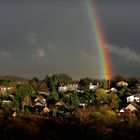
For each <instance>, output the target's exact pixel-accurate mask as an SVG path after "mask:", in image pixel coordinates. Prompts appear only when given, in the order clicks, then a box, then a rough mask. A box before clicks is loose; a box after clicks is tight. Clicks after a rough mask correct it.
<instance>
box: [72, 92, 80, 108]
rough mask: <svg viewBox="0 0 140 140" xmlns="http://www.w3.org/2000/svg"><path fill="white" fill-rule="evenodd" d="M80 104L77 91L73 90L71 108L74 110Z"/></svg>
mask: <svg viewBox="0 0 140 140" xmlns="http://www.w3.org/2000/svg"><path fill="white" fill-rule="evenodd" d="M78 106H79V97H78V95H77V93H75V92H73V93H72V94H71V95H70V108H71V109H72V110H73V109H75V108H77V107H78Z"/></svg>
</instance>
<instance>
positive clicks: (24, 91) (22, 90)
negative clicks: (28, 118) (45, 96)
mask: <svg viewBox="0 0 140 140" xmlns="http://www.w3.org/2000/svg"><path fill="white" fill-rule="evenodd" d="M34 95H35V91H34V90H33V88H32V87H31V86H19V87H18V88H17V90H16V92H15V101H14V106H16V107H17V108H18V106H19V108H22V101H23V98H24V97H25V96H31V97H33V96H34ZM17 100H18V102H17Z"/></svg>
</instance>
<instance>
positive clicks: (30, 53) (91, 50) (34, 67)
mask: <svg viewBox="0 0 140 140" xmlns="http://www.w3.org/2000/svg"><path fill="white" fill-rule="evenodd" d="M95 2H96V4H97V8H98V11H99V13H100V17H101V21H102V23H103V26H104V29H105V34H106V35H107V39H108V43H109V44H110V49H112V50H111V51H110V54H111V59H112V63H113V67H114V69H115V71H114V73H115V74H116V73H125V69H127V73H128V74H129V73H130V74H136V73H138V72H136V71H135V72H133V70H134V69H135V68H137V69H138V67H139V66H138V65H139V64H140V63H139V61H138V59H139V58H140V55H139V52H140V49H139V47H138V46H139V36H140V32H139V30H138V29H139V25H140V17H139V14H138V13H139V12H140V10H139V6H140V2H139V1H138V0H133V1H130V0H127V1H126V0H121V1H120V0H117V1H111V0H96V1H95ZM84 10H85V9H82V7H81V0H24V1H23V0H12V1H11V0H0V63H1V71H0V74H20V75H25V76H30V77H32V76H39V77H43V76H45V75H46V74H47V73H59V72H66V73H69V74H72V75H73V76H74V77H84V76H92V77H100V76H101V75H100V74H99V69H97V62H98V59H99V58H98V57H99V56H97V50H96V47H95V46H94V44H93V43H92V42H94V41H93V40H91V37H90V33H89V32H88V31H89V27H88V22H89V21H87V19H85V17H84V12H85V11H84ZM125 46H127V47H125ZM120 48H122V51H121V52H122V53H120V51H119V49H120ZM122 55H125V56H131V58H130V57H129V59H124V60H123V61H119V57H121V58H122ZM128 60H129V61H128ZM129 62H133V63H134V64H133V68H131V63H129Z"/></svg>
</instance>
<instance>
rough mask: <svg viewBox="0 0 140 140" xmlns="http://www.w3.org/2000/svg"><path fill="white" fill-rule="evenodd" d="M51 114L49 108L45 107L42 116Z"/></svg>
mask: <svg viewBox="0 0 140 140" xmlns="http://www.w3.org/2000/svg"><path fill="white" fill-rule="evenodd" d="M49 112H50V109H49V108H48V107H47V106H45V107H44V108H43V110H42V112H41V113H40V114H41V115H43V114H46V113H49Z"/></svg>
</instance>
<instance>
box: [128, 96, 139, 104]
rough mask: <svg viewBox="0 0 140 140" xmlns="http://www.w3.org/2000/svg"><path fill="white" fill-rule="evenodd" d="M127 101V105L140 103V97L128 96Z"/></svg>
mask: <svg viewBox="0 0 140 140" xmlns="http://www.w3.org/2000/svg"><path fill="white" fill-rule="evenodd" d="M126 100H127V103H131V102H140V97H139V95H131V96H128V97H127V98H126Z"/></svg>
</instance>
